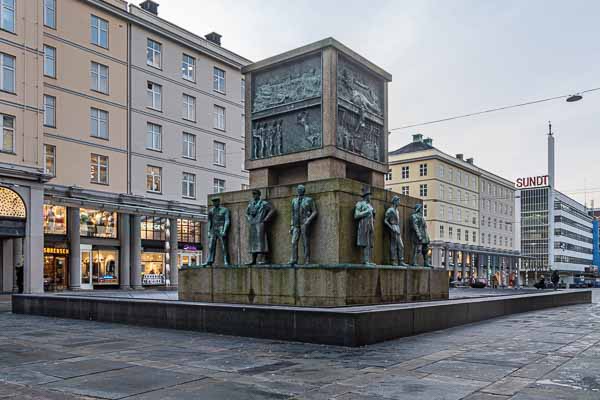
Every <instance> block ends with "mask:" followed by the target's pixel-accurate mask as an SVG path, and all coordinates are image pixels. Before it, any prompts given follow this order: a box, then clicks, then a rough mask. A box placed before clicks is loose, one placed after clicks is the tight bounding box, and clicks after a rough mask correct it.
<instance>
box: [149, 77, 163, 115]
mask: <svg viewBox="0 0 600 400" xmlns="http://www.w3.org/2000/svg"><path fill="white" fill-rule="evenodd" d="M146 93H147V96H148V107H150V108H152V109H154V110H158V111H161V110H162V86H160V85H159V84H157V83H154V82H148V84H147V90H146Z"/></svg>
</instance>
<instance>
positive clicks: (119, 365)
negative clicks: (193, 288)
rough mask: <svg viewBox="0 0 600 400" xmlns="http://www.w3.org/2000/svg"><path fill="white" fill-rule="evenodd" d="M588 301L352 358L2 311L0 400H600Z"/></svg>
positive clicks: (334, 351)
mask: <svg viewBox="0 0 600 400" xmlns="http://www.w3.org/2000/svg"><path fill="white" fill-rule="evenodd" d="M594 296H595V298H594V301H595V303H594V304H591V305H578V306H570V307H563V308H556V309H549V310H543V311H537V312H531V313H526V314H517V315H513V316H509V317H503V318H498V319H494V320H491V321H487V322H481V323H477V324H471V325H466V326H462V327H457V328H452V329H448V330H444V331H438V332H434V333H429V334H424V335H419V336H414V337H410V338H404V339H399V340H394V341H389V342H386V343H381V344H378V345H373V346H368V347H364V348H357V349H349V348H343V347H333V346H322V345H311V344H302V343H286V342H281V341H272V340H258V339H248V338H239V337H230V336H221V335H214V334H205V333H196V332H184V331H172V330H162V329H150V328H141V327H134V326H126V325H117V324H107V323H97V322H91V321H76V320H66V319H53V318H46V317H33V316H23V315H13V314H11V313H10V312H7V311H1V310H2V309H0V399H5V398H8V399H15V400H16V399H41V400H44V399H67V400H70V399H82V398H102V399H121V398H127V399H135V400H139V399H146V400H151V399H157V400H158V399H160V400H168V399H202V400H212V399H224V400H225V399H226V400H237V399H240V400H258V399H261V400H262V399H313V400H316V399H336V400H367V399H368V400H384V399H410V400H434V399H444V400H454V399H465V400H504V399H514V400H547V399H553V400H554V399H558V400H561V399H594V400H598V399H600V303H599V302H600V290H597V291H596V292H595V293H594ZM4 310H6V308H4Z"/></svg>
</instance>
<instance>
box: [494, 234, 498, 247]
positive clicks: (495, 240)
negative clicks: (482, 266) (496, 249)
mask: <svg viewBox="0 0 600 400" xmlns="http://www.w3.org/2000/svg"><path fill="white" fill-rule="evenodd" d="M497 244H498V238H497V237H496V235H494V246H496V245H497Z"/></svg>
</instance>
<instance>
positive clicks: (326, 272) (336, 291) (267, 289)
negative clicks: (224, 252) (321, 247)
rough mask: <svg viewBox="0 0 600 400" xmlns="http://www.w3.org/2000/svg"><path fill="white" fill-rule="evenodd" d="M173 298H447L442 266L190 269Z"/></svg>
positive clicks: (316, 303)
mask: <svg viewBox="0 0 600 400" xmlns="http://www.w3.org/2000/svg"><path fill="white" fill-rule="evenodd" d="M178 290H179V300H181V301H199V302H214V303H236V304H274V305H275V304H277V305H290V306H304V307H339V306H350V305H371V304H386V303H403V302H408V301H419V300H445V299H448V273H447V272H446V271H444V270H442V269H428V268H412V267H408V268H407V267H393V266H376V267H368V266H365V265H353V264H350V265H301V266H296V267H292V266H290V265H261V266H250V267H247V266H234V267H193V268H182V269H181V270H180V271H179V289H178Z"/></svg>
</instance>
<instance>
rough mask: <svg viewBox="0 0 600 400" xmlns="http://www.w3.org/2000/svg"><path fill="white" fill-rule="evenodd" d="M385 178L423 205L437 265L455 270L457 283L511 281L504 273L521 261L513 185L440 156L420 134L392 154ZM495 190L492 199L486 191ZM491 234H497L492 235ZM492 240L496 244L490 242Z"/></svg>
mask: <svg viewBox="0 0 600 400" xmlns="http://www.w3.org/2000/svg"><path fill="white" fill-rule="evenodd" d="M385 179H386V188H387V189H390V190H393V191H395V192H398V193H401V194H405V195H410V196H413V197H417V198H421V199H422V200H423V214H424V216H425V218H426V220H427V229H428V233H429V236H430V240H431V257H432V263H433V264H434V265H436V266H444V267H446V268H448V269H452V271H453V272H452V278H453V279H454V280H456V279H464V278H467V276H468V277H477V276H478V277H483V278H487V279H489V278H490V276H491V275H494V274H496V273H497V274H498V275H497V278H498V279H499V281H500V282H501V283H502V282H505V281H506V282H508V278H507V277H506V276H505V275H506V274H504V272H505V271H504V269H506V270H507V271H508V270H509V269H510V272H511V273H512V269H513V267H514V266H515V265H516V262H517V259H516V258H515V256H516V253H517V252H516V251H514V250H513V246H514V245H515V240H514V234H515V233H514V229H513V224H514V222H513V219H514V212H513V210H514V188H513V186H512V183H511V182H510V181H508V180H506V179H503V178H501V177H498V176H496V175H494V174H492V173H490V172H487V171H485V170H483V169H481V168H479V167H477V166H476V165H475V164H474V161H473V158H467V159H465V158H464V156H463V155H462V154H457V155H456V156H455V157H453V156H450V155H448V154H446V153H444V152H442V151H440V150H439V149H437V148H435V147H433V141H432V139H429V138H428V139H423V136H422V135H420V134H417V135H413V141H412V142H411V143H409V144H407V145H406V146H404V147H401V148H400V149H397V150H395V151H392V152H390V153H389V170H388V174H387V175H386V178H385ZM490 185H492V186H491V187H493V188H495V189H494V192H493V193H494V196H495V197H494V199H493V200H492V199H491V198H490V195H488V192H487V188H489V187H490ZM484 188H485V189H486V191H485V192H483V189H484ZM491 193H492V192H490V194H491ZM496 196H498V198H496ZM500 196H503V197H500ZM483 199H485V201H483ZM488 203H490V204H492V208H491V211H489V210H488V208H487V207H488ZM482 206H485V208H482ZM511 213H512V214H511ZM488 219H490V221H492V220H495V221H496V222H495V225H491V224H490V227H488V226H487V221H488ZM482 221H485V224H483V222H482ZM499 221H501V222H499ZM500 224H501V225H502V228H500ZM492 226H494V228H492ZM491 229H494V230H496V231H494V233H493V234H492V233H491V232H490V230H491ZM488 237H495V240H492V241H491V242H490V241H489V240H488ZM509 237H510V238H509ZM500 238H501V239H500ZM484 239H485V240H484ZM503 274H504V275H503ZM509 275H510V273H509Z"/></svg>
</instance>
